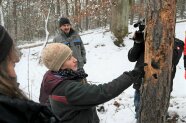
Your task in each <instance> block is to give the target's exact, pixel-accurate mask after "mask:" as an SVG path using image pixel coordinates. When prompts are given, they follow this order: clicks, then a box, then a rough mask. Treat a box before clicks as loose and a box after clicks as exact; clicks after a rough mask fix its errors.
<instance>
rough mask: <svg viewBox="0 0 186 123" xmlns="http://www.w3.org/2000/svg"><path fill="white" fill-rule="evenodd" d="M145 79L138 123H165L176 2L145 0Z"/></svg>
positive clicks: (168, 97)
mask: <svg viewBox="0 0 186 123" xmlns="http://www.w3.org/2000/svg"><path fill="white" fill-rule="evenodd" d="M146 6H147V7H146V12H147V14H146V30H145V62H146V63H147V64H148V66H147V67H145V71H148V72H146V74H145V80H144V85H143V87H142V93H141V94H142V98H141V106H140V112H139V113H140V117H139V119H138V122H139V123H165V120H166V114H167V110H168V107H169V100H170V86H171V85H170V83H171V72H172V69H171V68H172V53H173V45H174V35H175V20H176V19H175V16H176V0H147V5H146Z"/></svg>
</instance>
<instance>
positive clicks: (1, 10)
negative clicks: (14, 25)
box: [0, 0, 5, 26]
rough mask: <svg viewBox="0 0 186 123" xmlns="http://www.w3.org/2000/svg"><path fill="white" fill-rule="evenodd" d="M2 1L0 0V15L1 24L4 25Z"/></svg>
mask: <svg viewBox="0 0 186 123" xmlns="http://www.w3.org/2000/svg"><path fill="white" fill-rule="evenodd" d="M2 4H3V2H2V0H0V15H1V16H0V17H1V25H2V26H4V25H5V22H4V16H3V5H2Z"/></svg>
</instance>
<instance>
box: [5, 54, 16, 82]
mask: <svg viewBox="0 0 186 123" xmlns="http://www.w3.org/2000/svg"><path fill="white" fill-rule="evenodd" d="M7 61H8V62H7V65H8V66H7V72H8V75H9V76H10V77H12V78H15V77H16V76H17V75H16V72H15V69H14V68H15V64H16V63H17V62H19V56H18V53H17V52H16V51H14V52H12V53H10V55H9V56H8V60H7Z"/></svg>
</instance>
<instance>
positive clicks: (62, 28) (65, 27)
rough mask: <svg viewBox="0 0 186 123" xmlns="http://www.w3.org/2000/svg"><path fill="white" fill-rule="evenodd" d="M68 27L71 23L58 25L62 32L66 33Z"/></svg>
mask: <svg viewBox="0 0 186 123" xmlns="http://www.w3.org/2000/svg"><path fill="white" fill-rule="evenodd" d="M70 28H71V25H70V24H63V25H62V26H61V27H60V29H61V30H62V31H63V32H64V33H66V34H68V33H69V32H70Z"/></svg>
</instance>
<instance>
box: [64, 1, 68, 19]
mask: <svg viewBox="0 0 186 123" xmlns="http://www.w3.org/2000/svg"><path fill="white" fill-rule="evenodd" d="M65 8H66V11H65V14H66V17H68V16H69V12H68V11H69V7H68V0H65Z"/></svg>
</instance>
